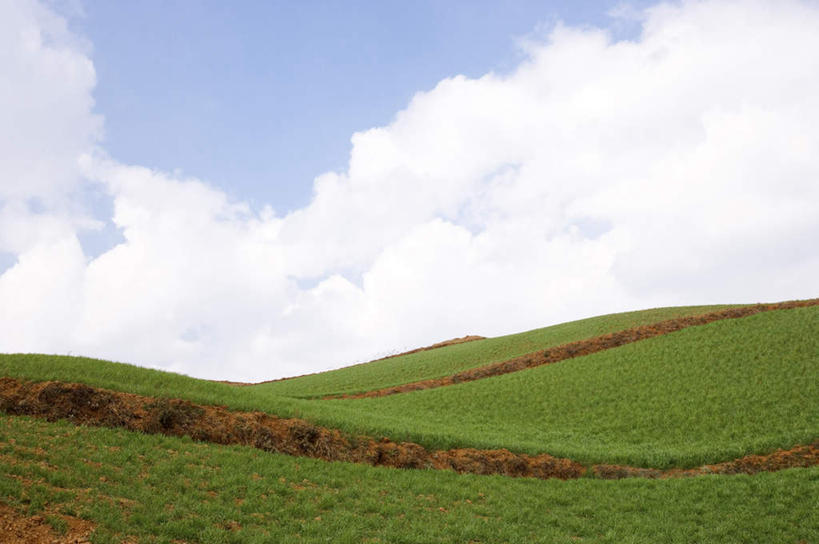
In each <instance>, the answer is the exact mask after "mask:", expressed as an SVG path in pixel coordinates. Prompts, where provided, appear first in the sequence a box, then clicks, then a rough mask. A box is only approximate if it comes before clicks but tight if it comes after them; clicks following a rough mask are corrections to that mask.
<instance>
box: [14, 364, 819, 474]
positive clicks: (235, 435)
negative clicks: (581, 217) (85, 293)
mask: <svg viewBox="0 0 819 544" xmlns="http://www.w3.org/2000/svg"><path fill="white" fill-rule="evenodd" d="M0 410H2V411H4V412H6V413H8V414H13V415H29V416H36V417H41V418H45V419H48V420H49V421H54V420H57V419H68V420H69V421H72V422H73V423H75V424H84V425H94V426H105V427H120V428H124V429H128V430H131V431H141V432H147V433H161V434H166V435H172V436H183V435H187V436H190V437H191V438H193V439H194V440H200V441H205V442H212V443H215V444H241V445H246V446H252V447H255V448H259V449H262V450H265V451H270V452H279V453H285V454H289V455H295V456H305V457H313V458H317V459H324V460H327V461H347V462H354V463H364V464H368V465H374V466H388V467H396V468H432V469H444V470H454V471H456V472H460V473H472V474H502V475H506V476H523V477H534V478H542V479H546V478H560V479H564V480H565V479H572V478H580V477H581V476H584V475H586V474H588V473H590V474H591V475H593V476H595V477H598V478H606V479H619V478H626V477H643V478H668V477H682V476H694V475H698V474H736V473H746V474H753V473H756V472H761V471H772V470H780V469H784V468H792V467H808V466H813V465H817V464H819V441H816V442H814V443H813V444H811V445H805V446H797V447H795V448H792V449H790V450H787V451H785V450H778V451H777V452H775V453H773V454H770V455H763V456H761V455H750V456H746V457H743V458H741V459H737V460H734V461H729V462H726V463H719V464H716V465H707V466H703V467H699V468H695V469H689V470H679V469H674V470H656V469H646V468H635V467H628V466H618V465H606V464H600V465H594V466H591V467H586V466H584V465H582V464H580V463H578V462H576V461H572V460H571V459H566V458H558V457H553V456H551V455H548V454H540V455H526V454H518V453H513V452H510V451H508V450H505V449H496V450H478V449H473V448H464V449H451V450H446V451H444V450H438V451H429V450H427V449H426V448H424V447H423V446H420V445H418V444H414V443H411V442H401V443H397V442H393V441H391V440H390V439H388V438H382V439H380V440H375V439H373V438H370V437H366V436H347V435H344V434H342V433H341V432H340V431H338V430H335V429H327V428H324V427H319V426H317V425H313V424H311V423H309V422H307V421H304V420H301V419H295V418H279V417H276V416H273V415H270V414H265V413H262V412H233V411H229V410H228V409H226V408H224V407H221V406H204V405H198V404H193V403H191V402H188V401H185V400H179V399H158V398H153V397H144V396H140V395H134V394H131V393H122V392H117V391H109V390H105V389H97V388H94V387H90V386H88V385H84V384H77V383H63V382H40V383H34V382H27V381H21V380H17V379H15V378H0Z"/></svg>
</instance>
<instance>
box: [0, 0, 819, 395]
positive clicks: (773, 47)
mask: <svg viewBox="0 0 819 544" xmlns="http://www.w3.org/2000/svg"><path fill="white" fill-rule="evenodd" d="M622 12H623V13H628V14H629V15H628V16H635V12H634V11H633V10H622ZM636 16H638V17H639V18H640V19H641V24H642V32H641V34H640V35H639V36H638V37H637V38H636V39H635V40H634V41H620V42H614V41H613V40H612V38H611V36H610V34H609V33H608V32H607V31H606V30H605V29H595V28H572V27H567V26H563V25H557V26H555V27H554V28H552V29H551V30H550V32H549V33H548V34H547V35H544V36H543V37H541V38H538V39H530V40H528V41H527V42H525V43H523V44H522V47H524V48H525V52H526V59H525V60H524V61H523V62H522V63H521V64H520V65H519V66H518V67H517V68H516V69H515V70H514V71H512V72H511V73H508V74H493V73H490V74H487V75H485V76H483V77H481V78H478V79H470V78H466V77H462V76H455V77H452V78H449V79H446V80H443V81H441V82H440V83H438V85H437V86H436V87H435V88H434V89H432V90H429V91H426V92H419V93H418V94H416V96H415V97H414V98H413V100H412V101H411V102H410V104H408V105H407V107H406V108H405V109H404V110H402V111H400V112H398V113H397V114H396V116H395V118H394V120H393V121H392V122H391V123H390V124H389V125H388V126H384V127H378V128H373V129H371V130H368V131H365V132H361V133H357V134H355V135H353V137H352V142H353V149H352V152H351V156H350V160H349V166H348V169H347V170H346V171H345V172H328V173H325V174H322V175H320V176H318V177H317V178H316V179H315V182H314V188H313V198H312V201H311V202H310V204H309V205H308V206H306V207H305V208H302V209H299V210H295V211H291V212H288V213H277V212H275V211H274V209H273V208H272V207H266V208H264V209H252V208H251V207H250V206H249V205H248V204H246V203H243V202H237V201H231V200H230V199H229V198H228V197H227V196H226V195H225V194H224V193H222V192H220V191H219V190H217V189H214V188H213V187H210V186H208V185H207V184H205V183H203V182H201V181H199V180H196V179H179V178H178V177H177V176H174V175H172V174H168V173H163V172H156V171H152V170H149V169H146V168H142V167H139V166H133V165H124V164H120V163H118V162H117V161H116V158H115V157H108V156H107V155H106V153H105V150H104V141H103V140H102V120H101V118H100V117H99V116H97V115H95V113H94V112H93V88H94V84H95V75H94V69H93V64H92V62H91V61H90V59H89V56H88V46H87V44H84V43H83V42H82V40H81V39H79V38H78V37H76V36H73V35H71V33H70V32H69V31H68V30H67V27H66V24H65V21H63V20H62V19H61V18H60V17H59V16H58V15H55V14H54V13H52V12H50V11H49V10H47V9H46V8H44V7H42V6H39V5H37V4H33V3H25V2H10V1H9V2H0V21H2V22H0V71H2V73H4V74H9V77H4V78H3V82H2V83H0V255H3V254H5V255H7V256H11V260H10V263H11V264H10V266H8V267H7V268H6V269H5V270H3V269H2V268H0V273H2V275H0V351H3V352H16V351H33V352H47V353H69V352H71V353H74V354H83V355H89V356H97V357H103V358H109V359H115V360H124V361H129V362H135V363H138V364H142V365H147V366H154V367H158V368H164V369H168V370H174V371H178V372H184V373H186V374H190V375H194V376H199V377H207V378H229V379H246V380H251V379H269V378H275V377H280V376H285V375H293V374H301V373H305V372H311V371H316V370H322V369H327V368H333V367H338V366H343V365H345V364H350V363H353V362H356V361H360V360H366V359H368V358H372V357H374V356H377V355H379V354H384V353H387V352H390V351H392V350H396V349H400V348H404V347H415V346H418V345H423V344H427V343H431V342H433V341H438V340H441V339H445V338H449V337H453V336H460V335H463V334H467V333H471V334H484V335H498V334H503V333H510V332H517V331H520V330H524V329H530V328H535V327H540V326H545V325H548V324H551V323H555V322H560V321H565V320H568V319H573V318H579V317H584V316H589V315H596V314H601V313H605V312H611V311H620V310H627V309H637V308H643V307H652V306H659V305H675V304H697V303H712V302H713V303H717V302H755V301H761V300H782V299H790V298H808V297H814V296H817V287H819V282H817V279H816V278H819V251H818V250H819V245H817V241H819V155H817V153H816V150H817V149H819V55H817V54H816V51H819V5H817V4H816V3H809V2H797V1H786V2H777V3H775V4H774V3H770V2H761V1H760V2H755V1H703V2H683V3H674V4H660V5H657V6H654V7H652V8H649V9H647V10H644V11H640V12H637V13H636ZM534 23H535V22H534V21H533V27H534V26H535V25H534ZM102 113H104V112H102ZM225 160H229V158H225ZM90 191H96V192H97V193H99V192H102V193H103V194H104V195H106V196H105V198H107V199H109V200H110V201H111V202H112V204H113V213H112V214H103V215H100V212H99V210H96V211H95V209H94V207H93V206H92V205H91V204H90V203H89V202H90V201H89V196H88V195H89V192H90ZM271 204H272V205H273V206H275V203H271ZM106 225H107V226H106ZM103 228H114V229H117V230H118V231H119V232H120V233H121V235H122V239H121V242H120V243H118V244H116V245H115V246H114V247H111V248H109V249H107V250H105V251H103V252H102V253H100V254H98V255H92V254H90V252H88V251H87V250H84V248H83V244H82V243H81V239H82V237H83V235H84V233H88V232H93V231H94V230H99V229H103Z"/></svg>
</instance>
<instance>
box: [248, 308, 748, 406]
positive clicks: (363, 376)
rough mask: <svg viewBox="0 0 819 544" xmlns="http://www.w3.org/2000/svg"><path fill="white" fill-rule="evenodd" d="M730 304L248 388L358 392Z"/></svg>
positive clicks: (601, 321) (585, 324)
mask: <svg viewBox="0 0 819 544" xmlns="http://www.w3.org/2000/svg"><path fill="white" fill-rule="evenodd" d="M736 306H738V305H733V306H730V305H720V306H679V307H672V308H656V309H651V310H641V311H637V312H625V313H619V314H610V315H604V316H598V317H592V318H588V319H581V320H579V321H571V322H569V323H561V324H559V325H554V326H551V327H545V328H542V329H535V330H533V331H528V332H524V333H519V334H510V335H507V336H500V337H497V338H487V339H485V340H476V341H473V342H467V343H464V344H455V345H452V346H446V347H443V348H437V349H434V350H430V351H423V352H418V353H412V354H410V355H402V356H399V357H392V358H389V359H382V360H380V361H373V362H371V363H364V364H360V365H354V366H349V367H346V368H341V369H339V370H333V371H330V372H322V373H320V374H311V375H308V376H301V377H299V378H293V379H289V380H283V381H278V382H270V383H263V384H258V385H255V386H253V388H257V389H259V390H263V391H267V392H270V393H272V394H275V395H282V396H287V397H304V398H311V397H321V396H325V395H339V394H343V393H360V392H362V391H370V390H373V389H381V388H384V387H391V386H394V385H400V384H404V383H409V382H415V381H420V380H427V379H431V378H440V377H443V376H450V375H452V374H455V373H457V372H460V371H461V370H466V369H468V368H475V367H478V366H483V365H487V364H490V363H495V362H498V361H505V360H507V359H511V358H513V357H517V356H519V355H525V354H527V353H532V352H534V351H538V350H542V349H546V348H550V347H554V346H559V345H560V344H565V343H568V342H574V341H576V340H583V339H586V338H592V337H595V336H601V335H603V334H608V333H611V332H616V331H621V330H624V329H628V328H631V327H636V326H639V325H648V324H651V323H656V322H658V321H662V320H665V319H671V318H674V317H685V316H691V315H700V314H704V313H707V312H713V311H717V310H722V309H725V308H731V307H736Z"/></svg>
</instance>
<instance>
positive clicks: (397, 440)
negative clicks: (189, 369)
mask: <svg viewBox="0 0 819 544" xmlns="http://www.w3.org/2000/svg"><path fill="white" fill-rule="evenodd" d="M419 383H424V384H426V385H424V387H422V388H419V387H416V386H417V384H419ZM409 385H412V387H409ZM345 397H346V398H345ZM0 410H1V411H2V414H0V506H2V508H4V509H5V510H2V511H0V518H3V519H8V520H9V521H8V526H7V527H6V534H7V535H11V536H8V541H9V542H18V541H19V542H25V541H26V540H20V538H24V536H25V534H28V535H34V534H37V535H39V534H42V535H44V536H43V537H42V538H43V540H42V541H48V542H53V541H55V540H56V541H59V540H60V539H61V538H62V539H64V540H65V541H72V542H73V541H74V540H76V539H78V538H90V539H91V541H93V542H123V541H128V542H134V541H140V542H581V541H582V542H624V541H631V542H656V541H680V542H683V541H684V542H689V541H700V542H708V541H711V542H751V541H771V542H799V541H805V542H810V541H816V540H817V539H819V516H818V515H817V513H816V510H817V509H816V508H815V502H816V501H815V498H816V497H817V496H819V468H818V467H817V464H819V300H817V299H814V300H809V301H799V302H791V303H779V304H773V305H730V306H729V305H725V306H710V307H680V308H662V309H656V310H645V311H640V312H629V313H624V314H614V315H608V316H601V317H596V318H591V319H586V320H582V321H576V322H571V323H565V324H561V325H557V326H553V327H547V328H544V329H538V330H535V331H530V332H526V333H521V334H517V335H510V336H505V337H500V338H489V339H480V340H474V341H471V342H465V343H459V344H453V345H448V346H445V347H440V348H436V349H431V350H426V351H418V352H415V353H410V354H406V355H402V356H396V357H390V358H387V359H382V360H379V361H374V362H372V363H366V364H362V365H356V366H353V367H348V368H345V369H340V370H337V371H332V372H326V373H321V374H315V375H309V376H303V377H299V378H292V379H287V380H281V381H275V382H267V383H261V384H255V385H244V386H240V385H231V384H226V383H216V382H209V381H205V380H197V379H194V378H190V377H186V376H181V375H177V374H171V373H165V372H159V371H153V370H147V369H143V368H139V367H136V366H131V365H124V364H120V363H113V362H107V361H99V360H93V359H86V358H79V357H64V356H49V355H31V354H29V355H23V354H5V355H0ZM328 461H330V462H328ZM410 469H411V470H410ZM514 476H523V477H522V478H515V477H514ZM810 497H813V498H814V499H813V500H811V499H810ZM806 499H807V500H806ZM32 520H33V521H32ZM35 528H36V529H37V530H36V531H35ZM0 530H2V527H0ZM18 533H20V534H21V535H23V536H20V537H19V538H18V537H15V536H13V535H15V534H18ZM13 538H18V540H13ZM37 538H40V537H39V536H38V537H37ZM48 539H51V540H48ZM71 539H74V540H71ZM0 541H3V540H2V539H0Z"/></svg>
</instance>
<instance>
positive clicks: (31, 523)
mask: <svg viewBox="0 0 819 544" xmlns="http://www.w3.org/2000/svg"><path fill="white" fill-rule="evenodd" d="M50 515H51V516H52V517H54V518H58V519H60V520H62V521H63V522H64V523H65V529H64V531H63V532H62V534H58V533H57V531H55V530H54V528H53V527H52V526H51V525H49V523H48V521H47V519H46V518H45V517H44V515H36V516H25V515H23V514H21V513H20V512H18V511H17V510H15V509H13V508H11V507H10V506H6V505H4V504H0V543H2V544H89V543H90V542H91V541H90V540H89V538H90V535H91V531H92V530H93V524H92V523H91V522H90V521H87V520H83V519H78V518H74V517H71V516H66V515H63V514H50Z"/></svg>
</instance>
